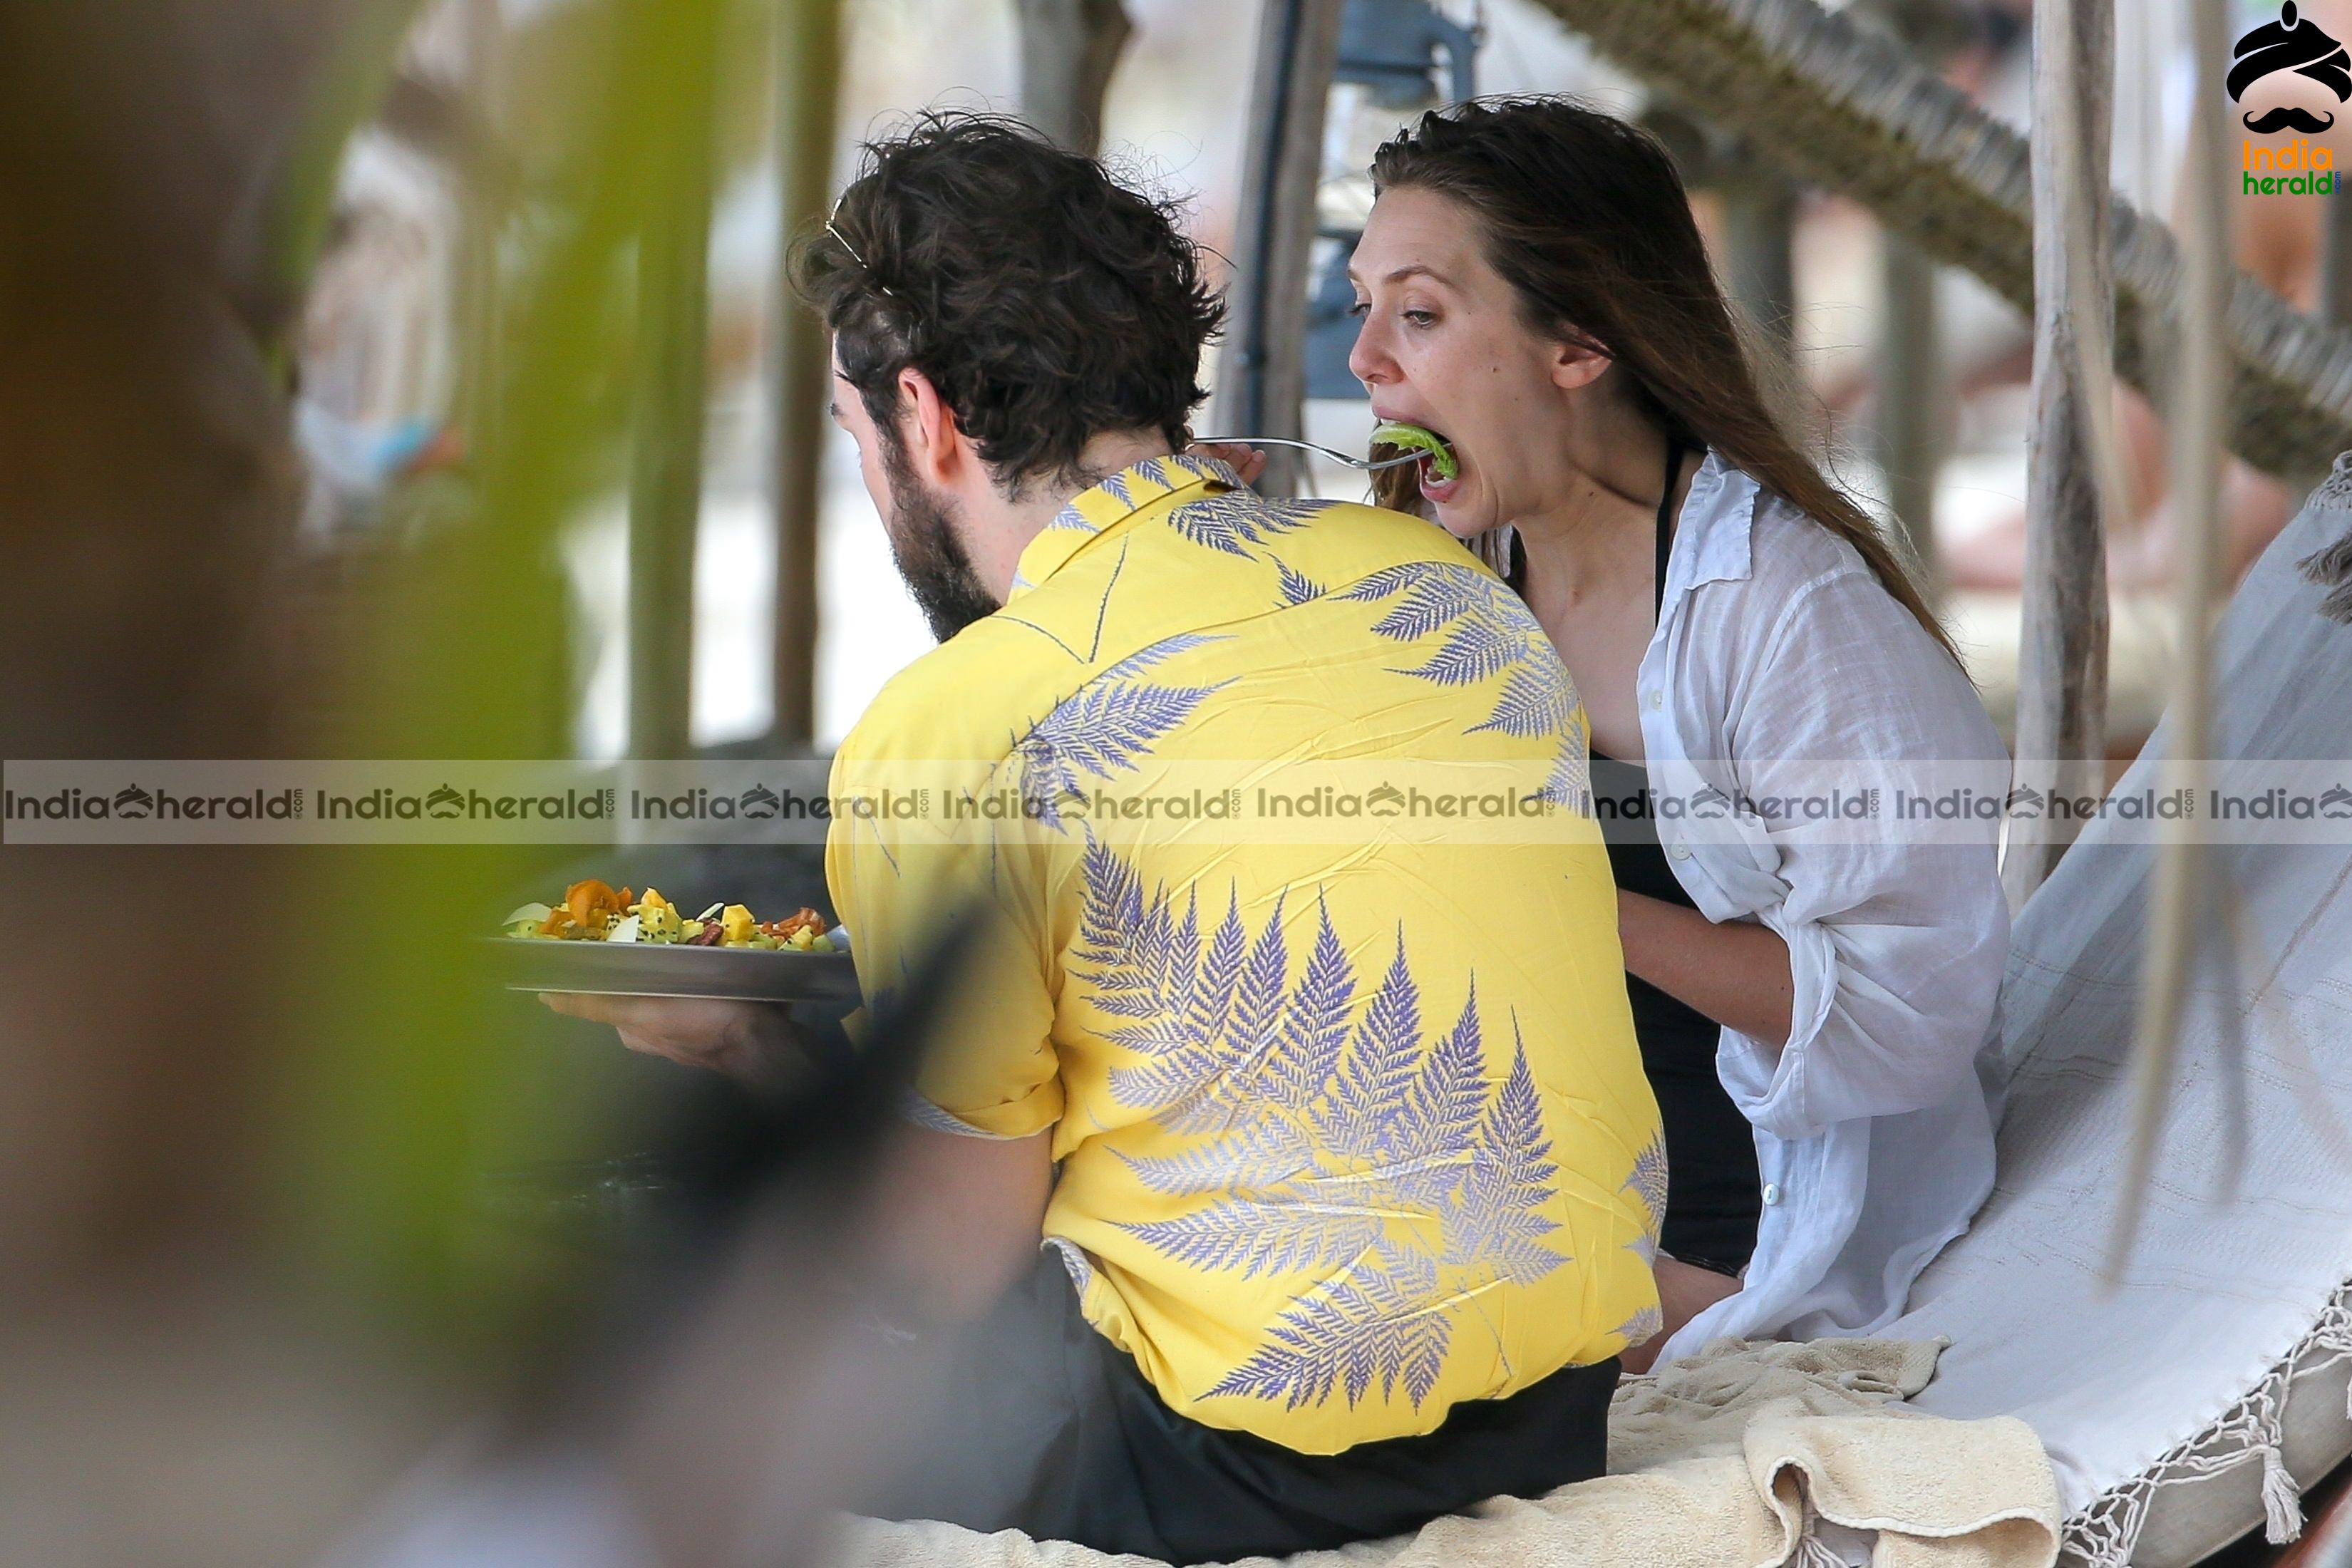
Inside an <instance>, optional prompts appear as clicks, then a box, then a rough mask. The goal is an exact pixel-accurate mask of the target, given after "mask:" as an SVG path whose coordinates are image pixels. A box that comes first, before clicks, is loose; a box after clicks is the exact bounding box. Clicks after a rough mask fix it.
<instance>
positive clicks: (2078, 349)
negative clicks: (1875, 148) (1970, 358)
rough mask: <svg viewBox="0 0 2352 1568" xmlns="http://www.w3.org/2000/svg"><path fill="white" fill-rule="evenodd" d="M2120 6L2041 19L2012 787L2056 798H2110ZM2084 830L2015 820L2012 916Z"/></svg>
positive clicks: (2106, 1) (2052, 813) (2060, 2)
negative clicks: (2113, 234) (2112, 255)
mask: <svg viewBox="0 0 2352 1568" xmlns="http://www.w3.org/2000/svg"><path fill="white" fill-rule="evenodd" d="M2113 3H2114V0H2042V4H2040V5H2036V6H2035V7H2034V10H2033V129H2034V136H2033V144H2032V158H2033V301H2034V308H2033V422H2032V427H2031V429H2030V430H2029V431H2028V434H2027V438H2026V468H2027V472H2026V491H2027V495H2026V530H2025V604H2024V626H2023V629H2022V632H2021V641H2020V647H2019V650H2018V697H2017V743H2016V756H2017V763H2016V770H2015V773H2014V774H2013V778H2012V783H2013V784H2014V786H2015V787H2016V788H2017V789H2018V790H2019V791H2020V792H2022V791H2024V790H2028V789H2030V790H2032V792H2034V794H2036V795H2040V796H2041V797H2042V799H2043V800H2044V801H2045V802H2049V801H2053V800H2054V799H2055V798H2057V797H2062V796H2063V797H2064V798H2067V799H2083V798H2095V797H2096V796H2098V795H2103V794H2105V787H2106V762H2105V758H2106V709H2107V559H2106V544H2105V532H2104V530H2103V528H2102V525H2101V520H2100V505H2101V495H2100V491H2101V483H2100V474H2101V472H2102V466H2103V465H2104V464H2105V462H2107V461H2108V458H2107V453H2106V449H2105V444H2104V443H2103V442H2102V441H2101V439H2100V437H2101V435H2102V434H2103V433H2104V432H2105V429H2106V420H2107V416H2108V413H2109V410H2110V408H2111V405H2112V403H2113V399H2114V395H2115V394H2114V384H2113V379H2112V373H2111V370H2110V362H2109V361H2108V360H2107V359H2106V357H2105V355H2106V353H2107V343H2108V342H2109V338H2110V334H2109V332H2108V331H2106V330H2105V325H2106V323H2108V322H2109V321H2112V320H2113V319H2114V314H2115V283H2114V270H2113V268H2112V267H2111V266H2110V265H2109V263H2108V259H2107V244H2108V239H2107V232H2108V231H2107V222H2106V218H2107V209H2108V207H2109V205H2110V204H2111V200H2112V198H2111V197H2110V195H2109V192H2108V179H2107V153H2108V142H2109V127H2110V125H2111V123H2112V121H2113V117H2114V113H2115V97H2114V95H2115V14H2114V11H2113V9H2112V6H2113ZM2079 826H2080V823H2079V820H2078V819H2077V818H2076V817H2075V816H2072V815H2070V814H2067V813H2064V812H2061V811H2058V810H2055V809H2045V810H2042V811H2039V812H2034V811H2030V810H2029V811H2026V812H2023V813H2021V814H2020V815H2018V816H2015V817H2013V818H2012V819H2011V825H2010V838H2009V850H2008V853H2007V855H2006V856H2005V857H2004V858H2003V859H2002V862H2001V882H2002V885H2003V887H2004V888H2005V889H2007V891H2008V894H2009V900H2010V905H2011V908H2012V909H2015V908H2019V907H2021V906H2022V905H2023V904H2024V902H2025V900H2026V899H2027V898H2028V897H2030V896H2031V895H2032V892H2033V890H2034V889H2036V888H2038V887H2040V886H2041V885H2042V880H2043V879H2044V878H2046V877H2048V876H2049V874H2050V868H2051V867H2053V865H2055V864H2056V863H2057V860H2058V857H2059V856H2061V855H2063V853H2065V850H2066V846H2067V845H2068V844H2070V843H2072V842H2073V840H2074V835H2075V832H2076V831H2077V829H2078V828H2079Z"/></svg>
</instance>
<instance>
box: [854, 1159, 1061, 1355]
mask: <svg viewBox="0 0 2352 1568" xmlns="http://www.w3.org/2000/svg"><path fill="white" fill-rule="evenodd" d="M1053 1136H1054V1135H1053V1133H1052V1131H1050V1130H1048V1131H1044V1132H1039V1133H1037V1134H1035V1135H1034V1136H1032V1137H1028V1138H1017V1139H995V1138H967V1137H961V1136H959V1135H957V1134H955V1133H952V1132H940V1131H933V1130H931V1129H929V1128H927V1127H916V1126H913V1125H911V1124H910V1125H908V1126H906V1127H904V1128H901V1129H900V1130H899V1131H898V1134H897V1135H896V1141H895V1142H894V1144H893V1146H892V1148H891V1151H890V1154H889V1158H888V1160H887V1163H886V1166H885V1174H884V1176H883V1178H882V1182H881V1185H880V1189H879V1191H878V1192H877V1194H876V1202H875V1213H876V1215H877V1228H878V1234H877V1237H876V1241H877V1253H878V1255H879V1258H880V1261H881V1267H882V1268H883V1270H884V1272H885V1274H886V1276H887V1278H886V1279H885V1281H884V1282H885V1284H886V1286H887V1288H888V1289H891V1290H892V1291H893V1292H894V1293H896V1294H897V1295H898V1296H899V1297H900V1299H902V1300H905V1301H907V1302H908V1304H909V1305H910V1306H912V1307H913V1308H914V1309H915V1310H918V1311H919V1312H920V1313H922V1314H923V1315H924V1316H926V1317H929V1318H932V1319H936V1320H940V1321H961V1320H963V1319H968V1318H974V1317H978V1316H979V1315H980V1314H981V1313H982V1312H985V1311H986V1310H988V1309H989V1308H990V1307H991V1306H992V1305H994V1304H995V1302H996V1300H997V1299H998V1298H999V1297H1001V1296H1003V1294H1004V1292H1005V1291H1006V1290H1007V1289H1010V1288H1011V1287H1012V1286H1013V1283H1014V1282H1015V1281H1016V1280H1018V1279H1020V1278H1021V1276H1022V1274H1023V1273H1024V1271H1025V1270H1026V1269H1027V1268H1029V1267H1030V1265H1031V1264H1032V1263H1033V1262H1034V1260H1035V1258H1036V1256H1037V1247H1038V1243H1039V1241H1040V1240H1041V1239H1042V1237H1043V1236H1044V1233H1045V1200H1046V1199H1047V1198H1048V1197H1050V1196H1051V1195H1052V1194H1053V1191H1054V1154H1053Z"/></svg>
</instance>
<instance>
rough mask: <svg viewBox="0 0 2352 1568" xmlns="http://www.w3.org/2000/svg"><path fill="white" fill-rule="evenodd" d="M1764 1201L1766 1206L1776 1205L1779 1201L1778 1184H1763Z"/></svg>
mask: <svg viewBox="0 0 2352 1568" xmlns="http://www.w3.org/2000/svg"><path fill="white" fill-rule="evenodd" d="M1764 1201H1765V1202H1766V1203H1767V1204H1777V1203H1779V1202H1780V1183H1778V1182H1767V1183H1765V1184H1764Z"/></svg>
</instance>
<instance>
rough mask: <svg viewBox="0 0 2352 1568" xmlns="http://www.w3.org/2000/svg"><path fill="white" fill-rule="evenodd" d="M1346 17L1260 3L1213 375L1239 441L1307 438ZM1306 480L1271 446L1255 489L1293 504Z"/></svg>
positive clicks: (1313, 7)
mask: <svg viewBox="0 0 2352 1568" xmlns="http://www.w3.org/2000/svg"><path fill="white" fill-rule="evenodd" d="M1342 9H1343V5H1342V0H1266V4H1265V10H1264V11H1263V13H1262V14H1261V16H1260V17H1259V24H1258V40H1257V68H1256V81H1255V88H1254V89H1253V91H1252V95H1251V104H1250V121H1249V135H1248V137H1247V139H1246V140H1245V142H1244V147H1245V149H1246V151H1245V152H1244V160H1245V162H1244V169H1243V178H1242V210H1241V221H1240V223H1239V224H1238V225H1237V226H1236V230H1237V232H1236V234H1235V237H1234V239H1235V243H1234V277H1233V281H1232V287H1231V289H1229V291H1228V295H1227V298H1228V299H1229V300H1230V301H1231V306H1230V316H1229V318H1228V320H1227V321H1226V326H1225V353H1224V360H1223V364H1222V366H1221V367H1220V369H1219V372H1218V377H1217V416H1216V427H1217V428H1218V429H1220V430H1228V431H1232V432H1233V433H1234V434H1235V435H1243V436H1270V437H1276V438H1279V439H1283V440H1291V441H1296V440H1298V439H1300V438H1301V437H1303V436H1304V435H1305V433H1306V432H1305V428H1304V426H1305V410H1304V407H1303V405H1304V404H1305V402H1306V398H1307V264H1308V261H1309V259H1310V258H1311V257H1312V255H1313V252H1314V246H1315V204H1316V193H1317V189H1318V186H1319V185H1320V184H1321V183H1322V171H1323V117H1324V110H1325V106H1326V105H1327V103H1328V100H1329V98H1330V93H1331V75H1332V69H1333V67H1334V66H1335V65H1336V63H1337V62H1338V59H1339V13H1340V11H1341V10H1342ZM1306 477H1307V466H1306V463H1305V461H1304V460H1303V458H1302V455H1301V454H1299V453H1297V452H1294V451H1287V450H1285V449H1283V448H1280V447H1276V448H1275V450H1274V451H1273V452H1272V453H1271V454H1270V455H1269V457H1268V459H1267V462H1266V467H1265V473H1264V474H1263V475H1261V476H1260V477H1259V479H1258V482H1257V489H1259V490H1261V491H1263V492H1264V493H1265V494H1267V495H1274V496H1286V495H1296V494H1297V493H1298V491H1299V489H1301V488H1302V487H1303V485H1304V483H1305V480H1306Z"/></svg>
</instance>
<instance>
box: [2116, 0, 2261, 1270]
mask: <svg viewBox="0 0 2352 1568" xmlns="http://www.w3.org/2000/svg"><path fill="white" fill-rule="evenodd" d="M2189 18H2190V25H2191V27H2192V32H2191V34H2190V38H2191V43H2192V46H2193V50H2194V54H2195V57H2196V61H2197V74H2196V86H2195V88H2194V89H2193V91H2194V94H2195V96H2194V97H2193V98H2192V99H2191V100H2190V104H2191V108H2190V110H2189V153H2188V158H2187V162H2186V166H2185V167H2184V169H2183V171H2182V180H2181V184H2182V195H2181V200H2180V215H2181V229H2180V255H2181V261H2182V264H2183V265H2182V269H2181V279H2180V306H2179V311H2180V345H2179V354H2178V356H2177V363H2176V374H2175V376H2174V379H2173V385H2174V393H2173V398H2172V405H2171V407H2170V409H2169V411H2168V412H2169V415H2170V421H2169V430H2168V435H2169V436H2170V438H2171V443H2172V453H2171V457H2172V513H2173V527H2174V528H2175V530H2176V534H2175V541H2176V543H2177V545H2178V550H2177V552H2176V557H2177V559H2176V563H2175V565H2174V569H2173V570H2174V573H2175V576H2174V579H2173V605H2174V609H2175V610H2176V612H2177V613H2178V616H2179V628H2180V631H2179V636H2180V647H2179V653H2178V654H2177V655H2176V656H2175V658H2174V661H2173V675H2172V692H2171V700H2170V702H2169V703H2168V705H2167V707H2166V710H2165V720H2164V723H2165V733H2166V750H2165V754H2164V763H2163V775H2164V776H2163V782H2162V785H2161V787H2162V788H2163V789H2164V790H2166V791H2167V792H2170V791H2173V790H2189V791H2191V792H2193V793H2192V795H2191V798H2192V799H2195V798H2199V797H2200V796H2201V795H2203V793H2204V788H2205V784H2206V774H2207V771H2208V770H2207V768H2206V765H2205V759H2206V758H2207V757H2208V756H2209V755H2210V752H2211V747H2212V708H2213V689H2212V688H2213V680H2212V649H2211V646H2210V645H2211V640H2212V632H2213V612H2214V597H2215V592H2216V590H2217V589H2218V588H2219V586H2220V584H2221V464H2222V456H2223V450H2224V449H2223V447H2222V439H2223V437H2224V435H2225V433H2226V431H2227V430H2228V427H2229V410H2230V395H2231V377H2230V351H2229V340H2228V338H2227V336H2226V329H2225V326H2224V323H2223V316H2224V313H2225V312H2226V311H2227V310H2228V309H2229V303H2230V273H2231V267H2230V251H2229V246H2230V220H2229V207H2228V202H2229V195H2228V192H2227V189H2226V187H2225V184H2224V181H2225V180H2226V179H2227V177H2228V156H2229V153H2228V143H2229V140H2230V121H2229V117H2228V114H2227V113H2226V110H2227V100H2226V98H2225V97H2224V95H2223V92H2222V86H2221V66H2222V62H2223V61H2225V60H2227V59H2228V58H2230V31H2231V29H2230V25H2229V17H2228V13H2227V9H2226V3H2225V0H2193V3H2192V5H2191V6H2190V9H2189ZM2201 828H2202V822H2201V819H2197V818H2191V817H2187V816H2181V817H2176V818H2172V819H2169V820H2168V821H2166V822H2164V823H2162V824H2161V825H2160V829H2159V830H2160V833H2161V837H2160V838H2159V841H2158V847H2157V851H2156V857H2155V864H2154V866H2153V867H2152V868H2151V870H2150V873H2149V881H2150V883H2151V892H2150V900H2149V915H2148V929H2147V959H2146V961H2145V962H2144V963H2143V965H2142V967H2141V970H2140V1004H2139V1022H2138V1029H2137V1038H2136V1039H2135V1040H2134V1041H2133V1046H2132V1135H2131V1143H2130V1148H2129V1152H2128V1157H2127V1163H2126V1170H2125V1176H2124V1185H2123V1201H2122V1203H2121V1204H2120V1205H2118V1206H2117V1209H2116V1222H2115V1231H2114V1234H2113V1236H2112V1237H2111V1239H2110V1241H2109V1244H2108V1249H2107V1265H2106V1271H2107V1277H2108V1279H2109V1280H2110V1281H2113V1280H2115V1279H2117V1278H2119V1277H2120V1275H2121V1273H2122V1270H2123V1267H2124V1264H2125V1263H2126V1260H2127V1259H2128V1258H2129V1257H2130V1254H2131V1244H2132V1239H2133V1237H2134V1236H2135V1234H2136V1233H2137V1231H2138V1229H2139V1221H2140V1216H2141V1215H2142V1214H2143V1213H2144V1212H2146V1208H2147V1190H2148V1186H2149V1184H2150V1182H2151V1180H2152V1179H2153V1177H2154V1174H2155V1170H2156V1148H2157V1143H2158V1140H2159V1139H2160V1137H2161V1135H2162V1132H2163V1128H2164V1113H2165V1110H2166V1107H2167V1106H2168V1104H2169V1103H2170V1101H2171V1097H2172V1076H2173V1068H2174V1063H2175V1062H2176V1061H2178V1060H2179V1036H2180V1029H2181V1025H2182V1022H2183V1019H2184V1016H2185V1014H2186V1012H2187V1002H2188V997H2189V983H2190V980H2191V979H2192V978H2193V975H2194V971H2195V969H2196V966H2197V960H2198V956H2199V952H2200V947H2201V945H2202V943H2201V942H2200V936H2202V935H2203V934H2204V933H2205V932H2207V931H2210V930H2211V929H2212V928H2213V927H2214V926H2216V925H2217V924H2218V923H2219V921H2218V920H2217V917H2218V916H2220V915H2221V913H2222V906H2223V901H2224V900H2222V899H2221V898H2219V897H2217V896H2216V894H2217V892H2218V890H2219V889H2218V888H2217V886H2216V880H2217V876H2218V872H2219V869H2220V868H2219V866H2218V864H2217V863H2216V861H2215V859H2214V857H2213V854H2212V848H2211V846H2210V845H2208V844H2205V843H2203V842H2201V841H2200V837H2199V834H2200V831H2201ZM2224 1005H2231V1006H2233V1005H2235V1004H2234V1002H2227V1003H2225V1004H2224Z"/></svg>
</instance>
